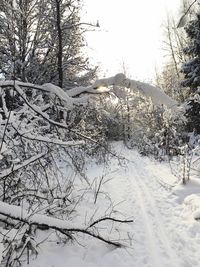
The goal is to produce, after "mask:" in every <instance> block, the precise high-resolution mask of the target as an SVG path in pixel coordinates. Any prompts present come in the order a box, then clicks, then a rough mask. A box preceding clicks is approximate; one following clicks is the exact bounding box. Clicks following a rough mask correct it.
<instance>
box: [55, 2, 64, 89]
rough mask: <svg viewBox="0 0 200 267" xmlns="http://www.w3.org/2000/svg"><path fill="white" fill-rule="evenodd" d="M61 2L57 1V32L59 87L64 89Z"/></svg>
mask: <svg viewBox="0 0 200 267" xmlns="http://www.w3.org/2000/svg"><path fill="white" fill-rule="evenodd" d="M60 3H61V1H60V0H56V15H57V21H56V23H57V31H58V53H57V59H58V66H57V67H58V86H59V87H61V88H62V87H63V68H62V58H63V47H62V30H61V10H60Z"/></svg>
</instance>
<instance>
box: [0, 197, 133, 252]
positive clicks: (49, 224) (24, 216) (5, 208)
mask: <svg viewBox="0 0 200 267" xmlns="http://www.w3.org/2000/svg"><path fill="white" fill-rule="evenodd" d="M0 215H1V216H3V218H1V217H0V221H2V222H5V221H6V220H5V217H8V218H9V219H12V220H17V221H19V222H22V223H24V224H28V225H29V226H32V225H35V226H37V228H38V229H40V230H49V229H53V230H56V231H58V232H60V233H61V234H63V235H66V236H67V237H69V238H70V239H73V233H83V234H86V235H89V236H92V237H94V238H97V239H99V240H101V241H103V242H105V243H107V244H109V245H113V246H115V247H122V246H123V245H122V244H121V243H119V242H115V241H111V240H108V239H105V238H104V237H102V236H101V235H99V234H95V233H93V232H92V231H90V230H89V228H92V227H93V226H94V225H96V224H98V223H100V222H102V221H108V220H109V221H114V222H120V223H130V222H133V220H119V219H115V218H111V217H104V218H101V219H99V220H97V221H95V222H93V223H92V224H91V225H89V226H88V227H86V228H83V227H78V226H77V227H74V223H70V222H66V221H64V220H61V219H57V218H53V217H49V216H46V215H41V214H29V213H28V212H27V211H26V210H25V209H22V208H21V207H19V206H15V205H10V204H7V203H4V202H0ZM11 224H12V225H14V224H13V223H11Z"/></svg>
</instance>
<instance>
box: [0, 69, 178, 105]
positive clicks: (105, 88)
mask: <svg viewBox="0 0 200 267" xmlns="http://www.w3.org/2000/svg"><path fill="white" fill-rule="evenodd" d="M13 86H14V87H17V88H18V89H19V88H33V89H37V90H41V91H44V92H49V93H51V94H54V95H56V96H57V97H58V98H59V99H60V100H62V101H63V102H65V106H68V107H71V106H72V105H73V104H75V103H81V102H83V101H85V98H82V97H78V98H75V97H77V96H80V94H83V93H89V94H102V93H105V92H109V91H110V90H111V88H110V87H111V86H113V87H116V86H119V87H126V88H129V89H131V90H138V91H139V92H141V93H142V94H143V95H144V96H146V97H148V98H151V99H152V102H153V103H154V104H155V105H165V106H167V108H174V107H176V106H177V102H176V101H175V100H174V99H172V98H170V97H169V96H168V95H166V94H165V93H164V92H163V91H161V90H160V89H159V88H157V87H154V86H152V85H150V84H148V83H143V82H139V81H135V80H131V79H128V78H127V77H126V76H125V75H124V74H123V73H118V74H117V75H115V76H113V77H109V78H104V79H99V80H97V81H95V82H94V83H93V84H92V85H90V86H86V87H82V86H81V87H75V88H72V89H70V90H67V91H64V90H63V89H62V88H60V87H58V86H56V85H53V84H50V83H48V84H44V85H42V86H39V85H35V84H31V83H24V82H20V81H1V82H0V87H1V88H5V87H13Z"/></svg>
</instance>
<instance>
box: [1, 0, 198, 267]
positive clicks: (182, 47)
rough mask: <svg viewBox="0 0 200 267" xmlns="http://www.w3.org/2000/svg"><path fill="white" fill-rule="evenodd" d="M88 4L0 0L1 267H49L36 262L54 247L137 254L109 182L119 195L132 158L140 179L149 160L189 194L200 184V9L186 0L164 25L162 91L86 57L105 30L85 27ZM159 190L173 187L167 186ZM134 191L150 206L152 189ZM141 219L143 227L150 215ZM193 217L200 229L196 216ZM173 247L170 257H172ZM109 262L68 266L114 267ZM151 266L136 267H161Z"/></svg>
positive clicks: (130, 218)
mask: <svg viewBox="0 0 200 267" xmlns="http://www.w3.org/2000/svg"><path fill="white" fill-rule="evenodd" d="M82 5H83V3H82V1H80V0H43V1H40V0H1V1H0V234H1V235H0V254H1V256H0V261H1V263H0V266H10V267H14V266H42V267H46V266H49V267H50V265H48V264H49V263H48V264H46V265H45V263H44V262H42V260H41V261H39V263H38V262H37V263H34V262H35V259H38V258H39V257H40V255H42V253H43V250H44V251H45V250H48V246H51V244H52V243H53V244H54V245H55V247H56V248H58V249H59V247H60V248H63V247H66V248H67V250H68V251H71V252H70V253H72V251H73V250H72V248H73V245H74V244H82V245H80V246H83V247H84V246H85V247H87V246H89V247H90V249H91V250H92V247H91V246H94V247H95V246H96V242H100V243H101V244H102V245H101V246H102V247H100V250H102V251H103V246H105V247H108V250H116V249H125V250H126V249H127V248H130V247H133V250H134V243H135V240H134V237H133V236H132V235H131V234H130V233H131V230H130V229H131V226H133V231H134V223H135V220H136V218H135V215H133V214H132V213H131V210H127V212H125V210H124V208H123V209H120V208H119V209H118V206H120V203H121V202H123V201H121V200H119V203H118V202H117V201H118V200H117V197H116V200H115V196H114V198H113V197H112V194H109V190H108V188H110V187H112V186H110V183H113V184H115V185H113V188H115V187H116V188H115V192H117V190H119V191H120V186H122V184H123V182H122V183H121V185H120V184H119V186H117V185H118V182H115V176H117V174H115V169H117V170H119V171H122V170H123V171H124V173H123V177H124V180H125V176H126V175H128V174H127V173H128V172H131V170H129V167H130V166H132V165H130V166H129V163H130V164H134V163H133V162H132V163H131V157H132V155H135V153H136V151H137V153H138V154H137V155H135V164H138V165H137V166H136V165H135V167H134V168H135V169H134V168H133V166H132V167H131V168H132V172H133V173H134V172H136V171H137V170H138V171H139V172H140V176H141V177H143V178H144V180H145V179H146V178H145V175H144V173H142V172H141V168H145V166H146V165H145V164H149V163H148V160H149V159H151V160H152V161H153V162H154V164H169V165H170V164H171V165H170V166H172V167H171V169H173V170H172V171H173V175H174V177H175V180H176V184H177V185H179V186H184V187H185V188H187V186H191V184H190V181H191V177H193V176H195V177H197V178H199V177H200V176H199V172H200V167H199V166H200V165H199V160H200V149H199V143H200V13H199V1H193V2H190V1H183V3H182V14H180V16H179V17H178V18H172V17H168V19H167V21H166V23H165V25H164V29H163V30H164V32H165V40H163V41H164V45H165V49H166V51H167V52H166V53H167V55H168V59H167V61H166V64H165V66H164V68H163V70H162V71H161V72H160V73H157V74H156V81H155V85H150V84H148V83H144V82H140V81H136V80H133V79H131V78H128V77H126V75H125V74H124V73H118V74H116V75H113V76H112V77H101V76H100V73H99V69H98V66H92V65H91V63H90V58H88V57H87V55H85V53H84V52H83V48H84V47H85V46H87V42H86V40H85V38H84V33H85V32H86V31H89V30H96V28H98V27H99V24H98V23H97V24H96V23H90V22H88V21H84V20H83V18H82V17H81V15H80V14H81V9H82ZM177 21H178V23H177ZM120 147H121V148H120ZM124 151H125V152H124ZM140 157H141V159H140ZM139 159H140V160H139ZM143 160H144V162H145V163H144V166H143V165H142V164H143V163H141V162H143ZM132 161H133V159H132ZM175 163H176V165H175ZM140 164H141V166H140ZM163 166H164V165H163ZM154 167H155V168H156V170H155V175H157V174H156V173H157V171H158V169H159V167H156V165H155V166H154ZM125 170H127V173H126V171H125ZM166 172H167V171H166ZM135 175H136V176H137V174H135ZM170 175H171V174H169V176H170ZM151 177H153V174H152V175H151ZM138 179H139V178H138ZM136 180H137V179H136ZM160 186H161V187H163V188H167V190H170V188H171V187H170V186H171V185H170V182H169V181H168V180H166V181H164V180H163V181H160ZM173 186H174V185H173ZM198 186H199V183H198ZM122 187H123V186H122ZM137 187H138V188H137ZM196 188H197V187H196ZM112 190H114V189H112ZM125 190H128V189H125ZM132 190H133V191H134V190H136V194H138V196H137V199H139V202H140V203H142V202H144V201H145V200H144V199H145V197H146V198H148V197H147V196H148V193H147V194H146V195H145V194H144V196H141V193H138V192H140V191H141V192H145V190H146V187H145V186H144V185H143V184H142V183H141V182H137V181H136V182H135V187H134V184H133V188H132ZM142 190H143V191H142ZM195 190H196V189H195ZM198 190H199V191H198ZM198 190H197V194H200V187H199V188H198ZM116 194H117V193H116ZM130 194H131V193H130ZM119 195H120V193H119ZM199 199H200V196H199ZM125 200H126V201H128V198H127V199H125ZM147 202H148V201H147ZM149 202H151V200H150V201H149ZM198 203H199V204H198V205H197V206H198V207H199V210H200V200H199V202H198ZM142 205H143V206H144V203H143V204H142ZM122 207H123V203H122ZM152 207H153V209H154V204H152V206H151V208H152ZM133 209H134V207H133ZM143 213H144V214H143V216H144V220H145V218H146V217H145V216H146V215H145V214H146V213H148V211H147V208H146V211H145V210H143ZM195 214H196V215H195V216H196V217H195V220H196V221H195V222H197V221H198V220H199V219H200V213H197V212H196V213H195ZM138 216H139V215H138ZM146 219H147V218H146ZM152 227H153V223H152ZM159 227H161V226H158V228H159ZM197 227H199V226H197ZM159 229H160V236H163V230H162V229H161V228H159ZM198 229H199V228H198ZM149 240H153V238H151V236H150V233H149ZM162 240H164V238H163V239H162ZM163 242H164V244H165V246H166V243H167V242H166V241H163ZM132 243H133V244H132ZM91 244H92V245H91ZM98 244H99V243H98ZM70 247H71V248H70ZM41 248H42V249H41ZM55 250H56V249H55ZM97 250H98V248H97ZM166 250H167V253H168V254H169V255H171V258H173V257H174V256H173V255H172V254H173V252H172V250H173V249H166ZM58 252H59V251H58ZM73 253H74V252H73ZM73 253H72V254H73ZM156 253H157V252H156ZM170 253H171V254H170ZM58 255H59V256H58V257H59V260H60V258H62V257H64V255H62V254H61V255H60V254H59V253H58ZM70 255H71V254H70ZM70 255H68V256H69V258H70V257H71V258H72V256H70ZM157 256H158V255H157ZM71 258H70V259H71ZM155 258H156V257H155ZM57 260H58V259H57ZM65 260H66V259H64V260H63V261H64V262H65ZM107 261H108V265H95V264H94V262H93V264H91V265H89V264H88V263H86V265H84V263H83V262H82V265H81V263H80V262H74V263H73V262H72V263H69V265H68V266H74V267H75V266H79V267H80V266H82V267H83V266H87V267H88V266H105V267H106V266H111V263H109V260H107ZM130 261H131V260H130ZM177 262H178V259H177ZM154 263H155V262H154ZM154 263H152V265H145V264H146V263H145V262H143V263H142V264H141V263H138V265H136V266H137V267H140V266H152V267H153V266H157V267H162V265H161V263H157V265H154ZM39 264H40V265H39ZM52 264H53V263H52ZM64 264H65V263H63V265H62V264H61V263H57V265H55V266H57V267H59V266H60V267H62V266H66V265H64ZM170 264H171V263H170ZM170 264H169V265H163V266H169V267H170V266H172V265H170ZM197 264H198V263H197ZM52 266H54V265H52ZM116 266H129V267H130V266H133V265H132V263H130V262H127V265H123V263H122V262H121V263H119V265H116ZM173 266H198V265H195V264H193V265H181V263H177V265H175V264H174V265H173Z"/></svg>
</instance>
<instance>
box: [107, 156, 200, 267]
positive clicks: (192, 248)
mask: <svg viewBox="0 0 200 267" xmlns="http://www.w3.org/2000/svg"><path fill="white" fill-rule="evenodd" d="M126 157H127V158H128V159H129V160H130V162H129V163H128V170H127V171H126V173H125V174H124V175H123V171H122V172H121V173H120V175H119V176H118V177H117V179H118V181H117V179H116V180H115V182H116V181H117V183H115V185H114V184H113V186H114V187H113V188H112V192H113V193H112V194H113V198H115V199H116V201H118V202H120V201H121V200H122V199H127V202H128V206H126V207H124V209H125V208H126V209H127V213H129V214H130V212H131V213H132V215H133V218H134V223H133V236H134V241H133V243H134V245H133V247H134V252H133V253H132V257H133V258H132V264H130V265H128V266H131V267H200V253H199V251H200V224H199V222H195V221H194V220H190V221H189V222H188V221H187V220H185V219H184V211H183V207H182V206H181V205H180V204H179V203H178V202H177V201H176V197H175V196H174V195H173V194H172V192H171V191H170V190H167V188H164V187H163V186H161V184H160V182H159V181H160V179H161V180H162V176H163V177H165V178H166V176H171V173H170V170H169V169H168V170H166V169H165V168H163V169H162V165H161V164H159V163H158V164H156V163H155V165H154V163H152V162H151V161H150V160H149V159H148V158H141V157H140V156H138V154H137V152H135V151H130V155H127V154H126ZM163 167H164V166H163ZM156 168H160V170H159V169H156ZM171 179H172V178H171ZM171 182H172V180H170V177H169V184H170V183H171ZM119 188H120V190H119Z"/></svg>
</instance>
